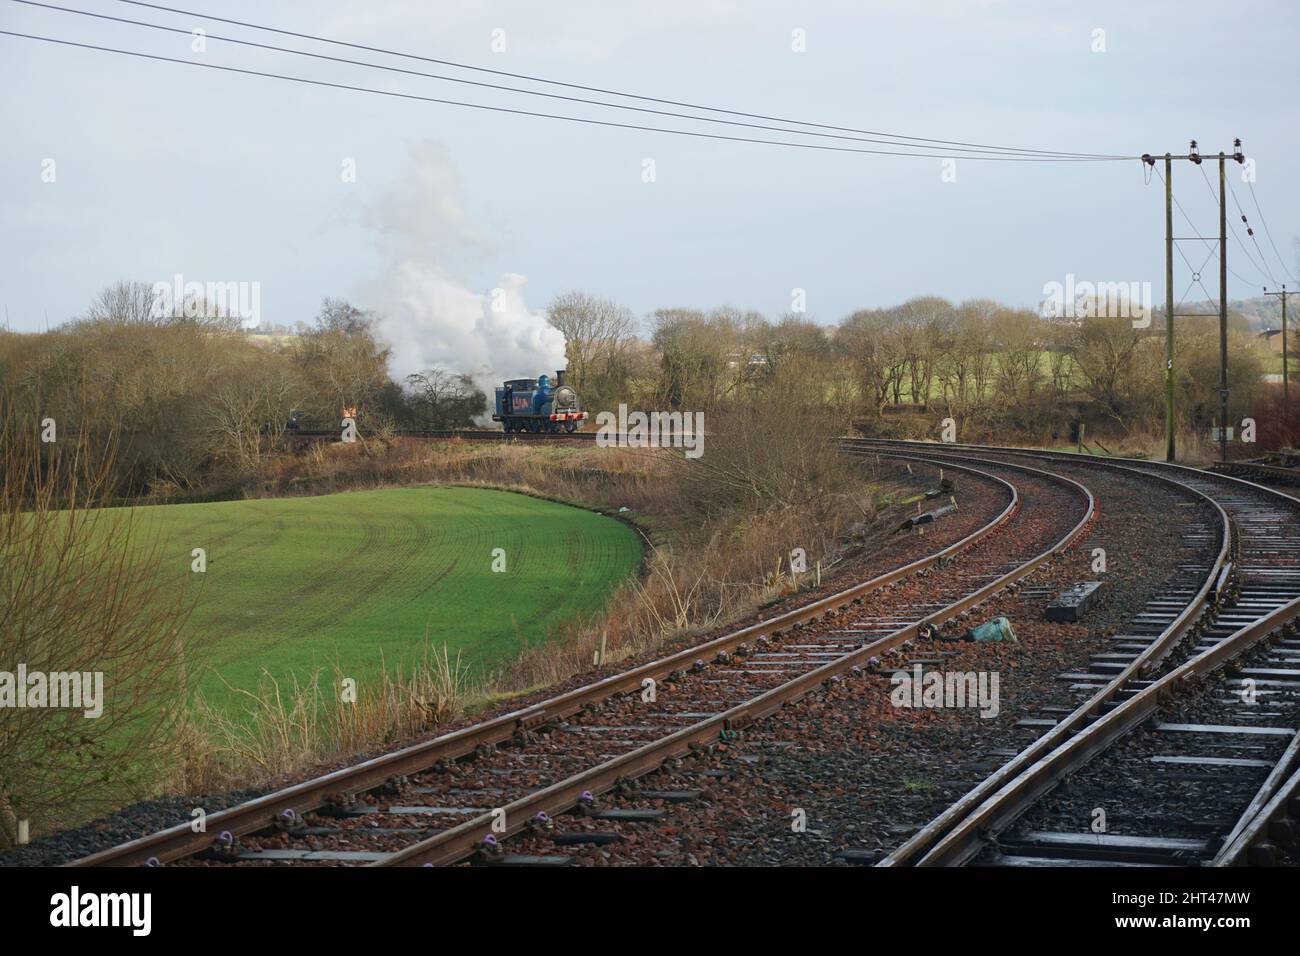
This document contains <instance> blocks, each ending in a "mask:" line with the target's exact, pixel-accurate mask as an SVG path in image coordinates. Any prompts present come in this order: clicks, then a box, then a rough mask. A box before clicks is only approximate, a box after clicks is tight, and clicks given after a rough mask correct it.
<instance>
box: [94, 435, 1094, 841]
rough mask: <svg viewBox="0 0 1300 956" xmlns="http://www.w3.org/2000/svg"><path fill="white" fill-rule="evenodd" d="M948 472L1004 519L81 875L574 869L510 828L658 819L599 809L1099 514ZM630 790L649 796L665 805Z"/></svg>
mask: <svg viewBox="0 0 1300 956" xmlns="http://www.w3.org/2000/svg"><path fill="white" fill-rule="evenodd" d="M890 457H894V458H900V459H906V460H909V461H912V462H917V463H921V464H922V465H924V466H928V465H930V464H933V463H930V462H927V461H926V460H925V459H924V458H923V457H921V456H915V455H907V454H902V453H894V454H892V455H891V456H890ZM944 467H947V468H950V469H952V470H956V471H958V472H962V473H965V474H966V475H968V476H970V477H971V478H973V479H974V480H976V481H981V482H989V483H992V484H993V485H995V486H997V487H999V488H1001V489H1002V490H1003V492H1004V494H1005V498H1004V500H1005V506H1004V507H1003V508H1002V509H1001V510H1000V511H998V512H996V513H994V514H991V515H990V516H989V517H988V520H986V521H985V522H984V523H983V524H982V525H981V526H980V527H979V528H978V529H977V530H975V531H974V532H972V533H970V534H968V535H967V536H966V537H964V538H962V539H961V540H959V541H957V542H955V543H953V544H951V545H948V546H947V547H944V548H941V549H938V550H936V551H934V552H933V553H930V554H927V555H926V556H924V557H922V558H920V559H918V560H915V561H912V562H910V563H908V564H906V565H904V566H902V567H899V568H896V569H894V570H892V571H889V572H887V573H885V574H882V575H878V576H876V577H874V578H872V579H871V580H868V581H865V582H862V583H861V584H858V585H855V586H853V587H850V588H848V589H846V590H844V591H841V592H839V593H837V594H834V595H831V596H830V597H827V598H824V599H821V600H818V601H815V602H813V603H811V604H808V605H806V606H804V607H801V608H798V609H796V610H793V611H790V612H788V613H785V614H782V615H780V616H778V617H774V618H772V619H770V620H766V621H762V622H760V623H758V624H755V625H751V626H749V627H746V628H742V629H740V630H737V631H734V632H732V633H730V634H727V635H725V636H723V637H720V638H717V639H715V640H712V641H709V642H707V643H704V644H701V645H699V646H697V647H693V648H689V649H687V650H685V651H682V652H679V653H677V654H673V655H670V656H668V657H665V658H663V659H661V660H658V661H654V662H652V663H649V664H645V665H642V666H639V667H634V668H631V669H630V670H627V671H625V672H623V673H621V674H618V675H615V676H613V677H610V678H607V679H605V680H602V681H599V682H596V683H594V684H591V685H588V686H586V687H583V688H579V689H577V690H575V691H571V692H569V693H567V694H563V695H560V696H558V697H556V698H553V699H551V700H549V701H546V702H543V703H541V704H538V705H535V706H532V707H528V708H526V709H523V710H520V711H516V712H513V713H510V714H506V715H503V716H501V717H498V718H495V719H493V720H489V721H485V722H483V723H480V724H476V725H474V726H471V727H468V728H465V729H463V730H460V731H456V732H454V733H450V734H446V735H443V736H441V737H438V738H435V739H433V740H431V741H428V742H425V743H422V744H418V745H416V746H414V747H409V748H406V749H404V750H401V751H397V752H395V753H392V754H387V755H385V756H383V757H379V758H376V759H374V760H370V761H366V762H364V763H361V764H359V765H357V766H354V767H350V768H347V769H345V770H341V771H337V772H335V773H333V774H329V775H326V776H324V777H320V778H316V779H314V780H310V781H306V782H304V783H302V784H299V785H297V786H294V787H290V788H287V789H285V790H282V791H278V792H276V793H273V794H269V795H267V796H264V797H261V798H259V799H257V800H254V801H251V802H249V803H247V804H244V805H241V806H238V807H233V808H231V809H229V810H225V811H221V812H219V813H214V814H211V815H210V816H209V817H208V818H207V830H206V832H204V833H197V834H196V833H194V832H193V831H192V829H191V827H190V826H189V825H188V824H182V825H179V826H176V827H173V828H171V829H170V830H166V831H162V832H160V833H155V834H152V835H150V836H147V837H144V838H141V839H139V840H135V841H132V842H130V843H127V844H123V845H121V846H118V847H114V848H112V849H109V850H105V851H103V852H100V853H96V854H94V855H92V856H90V857H86V858H84V859H82V860H80V861H77V864H75V865H81V866H104V865H131V864H141V863H150V864H161V863H169V862H180V861H184V862H190V861H198V860H201V861H202V862H204V863H206V864H209V865H212V864H216V865H223V864H224V865H232V866H233V865H348V864H351V865H357V864H366V865H378V866H394V865H421V864H450V863H456V862H460V861H465V860H473V861H476V862H480V863H523V864H527V863H533V864H542V865H558V864H562V863H565V862H570V860H569V858H568V857H567V856H565V854H563V853H554V854H548V855H546V856H543V857H530V858H513V857H512V855H511V854H509V853H507V852H506V850H505V843H506V841H508V839H509V838H510V837H511V836H514V835H517V834H522V833H527V834H538V833H543V834H547V835H549V836H550V837H551V839H552V842H553V843H554V844H555V846H556V847H557V848H561V847H564V846H567V845H571V844H573V843H575V842H580V841H589V840H592V839H601V838H604V837H601V836H597V837H592V836H591V835H590V832H589V831H587V830H585V829H584V830H583V832H567V833H566V831H565V829H564V827H563V826H562V825H560V824H557V819H559V818H560V816H561V815H562V814H565V813H576V814H579V815H581V816H582V817H583V818H584V819H589V818H594V819H597V820H599V819H611V820H623V821H630V822H635V821H636V820H638V819H647V820H651V819H653V818H654V816H655V814H654V812H653V810H651V809H637V808H631V809H628V808H626V807H624V808H618V809H608V810H607V809H602V807H601V802H600V798H601V796H602V794H605V793H607V792H609V791H611V790H614V789H616V788H618V789H619V790H620V791H623V792H626V791H627V790H628V789H629V788H630V789H633V790H639V785H638V782H637V781H638V779H639V778H642V777H644V776H646V775H647V774H651V773H652V772H654V771H656V770H658V769H660V768H661V767H665V766H667V767H669V768H672V767H674V766H676V764H677V762H678V761H680V760H681V759H682V758H683V757H686V756H689V755H690V754H691V753H692V752H698V751H699V750H701V749H707V748H710V747H714V746H716V745H717V744H718V743H719V742H720V741H725V740H726V739H728V737H729V736H730V735H733V734H735V733H737V732H739V731H742V730H743V728H744V727H746V726H748V725H749V724H751V723H753V722H754V721H758V720H761V719H763V718H765V717H768V716H770V715H772V714H773V713H775V712H777V711H778V710H779V709H781V708H782V707H783V706H785V705H786V704H788V703H791V702H794V701H797V700H799V699H800V698H801V697H803V696H805V695H808V694H810V693H815V692H817V691H818V690H819V689H820V688H823V687H825V686H833V685H834V684H835V683H836V682H840V681H846V680H848V681H851V680H854V679H855V678H856V677H858V676H860V675H864V674H866V673H869V672H871V671H872V670H874V669H876V668H877V667H880V666H882V662H884V661H885V660H887V659H898V658H899V657H900V655H901V656H906V653H907V652H906V650H905V649H906V648H908V646H909V645H910V644H911V643H912V642H913V641H914V640H915V639H916V638H917V637H918V635H920V634H922V633H923V631H924V630H925V629H928V628H931V627H936V626H938V625H940V624H942V623H944V622H945V621H948V620H950V619H952V618H955V617H957V616H959V615H961V614H963V613H965V612H966V611H968V610H969V609H971V608H973V607H974V606H976V605H977V604H979V603H980V602H981V601H982V600H985V599H987V598H988V597H989V596H991V595H993V594H995V593H997V592H998V591H1000V590H1001V589H1002V588H1004V587H1006V586H1007V585H1009V584H1012V583H1014V582H1017V581H1019V580H1020V579H1022V578H1023V577H1025V576H1026V575H1028V574H1030V573H1031V572H1032V571H1033V570H1034V569H1035V568H1037V567H1039V566H1041V565H1042V564H1043V563H1044V562H1046V561H1048V560H1050V559H1051V558H1052V557H1053V556H1054V555H1055V554H1057V553H1059V552H1060V551H1061V550H1062V549H1064V548H1065V547H1068V546H1069V544H1070V543H1072V542H1073V541H1075V540H1076V539H1077V538H1078V537H1079V536H1080V535H1081V534H1082V533H1084V531H1085V530H1086V528H1087V526H1088V524H1089V522H1090V520H1091V519H1092V517H1093V515H1094V514H1095V507H1096V505H1095V501H1094V499H1093V496H1092V494H1091V493H1090V492H1089V491H1088V489H1087V488H1086V487H1084V486H1083V485H1082V484H1080V483H1078V482H1076V481H1073V480H1070V479H1067V478H1063V477H1061V476H1058V475H1055V474H1052V473H1049V472H1046V471H1043V470H1042V469H1038V468H1034V467H1031V466H1026V465H1023V464H1018V463H1002V462H1000V463H995V464H993V465H990V466H981V467H978V468H977V467H974V466H970V465H962V464H949V465H945V466H944ZM922 576H923V581H922V580H920V579H921V577H922ZM918 594H923V595H924V597H923V599H921V600H918V597H917V596H918ZM639 792H640V794H641V795H642V796H644V799H646V800H653V799H672V798H673V795H672V794H668V795H663V794H659V795H656V794H655V791H653V790H639ZM606 815H608V816H606ZM606 836H607V835H606Z"/></svg>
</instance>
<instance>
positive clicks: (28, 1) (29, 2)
mask: <svg viewBox="0 0 1300 956" xmlns="http://www.w3.org/2000/svg"><path fill="white" fill-rule="evenodd" d="M13 2H14V3H21V4H23V5H25V6H29V7H40V8H43V9H46V10H56V11H59V12H62V13H73V14H77V15H79V16H85V17H94V18H96V19H99V20H108V21H111V22H114V23H123V24H127V25H130V26H137V27H145V28H147V29H151V30H160V31H163V32H166V33H179V34H182V35H184V36H187V37H188V36H191V35H192V31H191V30H189V29H186V28H183V27H169V26H164V25H163V24H158V23H148V22H145V21H142V20H132V19H129V18H126V17H115V16H111V15H109V14H106V13H95V12H92V11H90V10H77V9H74V8H72V7H63V6H58V5H57V4H52V3H41V2H38V0H13ZM205 36H206V39H209V40H219V41H222V42H225V43H234V44H237V45H240V46H247V47H254V48H257V49H261V50H270V51H273V52H276V53H289V54H293V55H295V56H302V57H309V58H311V59H317V60H327V61H330V62H333V63H344V64H348V65H350V66H361V67H366V68H369V69H376V70H385V71H387V72H390V73H401V74H405V75H407V76H419V77H425V78H427V79H433V80H440V81H444V82H448V83H462V84H465V85H467V86H475V87H480V88H484V89H491V90H500V91H504V92H509V93H521V94H524V95H527V96H540V97H546V98H548V99H556V100H563V101H565V102H569V103H582V104H585V105H589V106H600V107H605V108H607V109H616V110H630V111H633V112H637V113H649V114H652V115H655V116H668V117H673V118H675V119H685V120H692V121H695V122H701V123H718V124H721V125H725V126H738V127H744V128H748V129H759V130H766V131H769V132H776V133H789V134H792V135H796V136H814V137H818V138H822V139H836V140H847V141H850V142H859V143H875V144H879V145H887V146H903V147H907V148H909V149H928V150H940V151H942V152H941V153H939V154H936V155H943V154H951V153H954V152H957V153H972V154H973V155H1018V153H1015V152H1012V151H1009V150H1004V149H1002V148H999V147H991V146H990V147H957V148H951V147H946V146H931V145H924V144H919V143H907V142H899V141H898V140H897V139H873V138H864V137H858V136H846V135H841V134H838V133H819V132H812V131H808V130H799V129H788V128H784V127H780V126H766V125H762V124H758V123H745V122H740V121H738V120H728V119H720V118H718V117H714V116H695V115H692V114H689V113H676V112H672V111H669V110H657V109H651V108H648V107H644V106H629V105H626V104H623V103H610V102H606V101H603V100H592V99H587V98H585V97H579V96H565V95H562V94H559V93H545V92H542V91H540V90H529V89H524V88H522V87H517V86H505V85H503V84H500V83H485V82H482V81H480V80H467V79H464V78H462V77H455V76H446V75H443V74H438V73H426V72H423V71H420V70H407V69H403V68H401V67H395V66H387V65H385V64H382V63H371V62H368V61H366V60H352V59H347V58H345V57H336V56H328V55H326V54H323V53H312V52H310V51H307V50H296V49H293V48H291V47H282V46H274V45H272V44H267V43H257V42H254V41H252V40H239V39H235V38H234V37H226V36H218V35H216V34H212V33H209V34H206V35H205ZM916 155H926V154H924V153H918V154H916ZM960 158H963V159H964V158H970V157H967V156H962V157H960ZM1060 158H1070V159H1076V158H1077V159H1079V160H1080V161H1084V160H1089V161H1092V160H1094V157H1091V156H1087V155H1084V154H1079V155H1077V156H1076V155H1073V154H1070V155H1069V156H1068V157H1066V156H1062V157H1060Z"/></svg>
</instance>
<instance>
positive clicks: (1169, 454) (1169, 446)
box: [1165, 153, 1174, 461]
mask: <svg viewBox="0 0 1300 956" xmlns="http://www.w3.org/2000/svg"><path fill="white" fill-rule="evenodd" d="M1173 460H1174V164H1173V157H1172V156H1170V155H1169V154H1168V153H1165V461H1173Z"/></svg>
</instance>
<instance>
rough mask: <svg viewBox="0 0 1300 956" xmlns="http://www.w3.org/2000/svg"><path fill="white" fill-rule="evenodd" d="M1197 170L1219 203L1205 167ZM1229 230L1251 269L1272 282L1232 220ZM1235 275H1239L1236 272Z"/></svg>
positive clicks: (1198, 166)
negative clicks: (1242, 239) (1243, 240)
mask: <svg viewBox="0 0 1300 956" xmlns="http://www.w3.org/2000/svg"><path fill="white" fill-rule="evenodd" d="M1196 168H1197V169H1199V170H1200V171H1201V178H1202V179H1203V180H1205V188H1206V189H1208V190H1209V191H1210V195H1211V196H1214V201H1215V202H1216V203H1217V202H1218V201H1219V197H1218V196H1215V194H1214V185H1213V184H1212V183H1211V182H1210V177H1209V176H1208V175H1207V174H1206V172H1205V167H1204V166H1201V165H1200V164H1199V163H1198V164H1197V166H1196ZM1225 181H1226V179H1225ZM1228 188H1229V189H1231V188H1232V187H1231V185H1229V187H1228ZM1233 198H1234V200H1235V198H1236V197H1235V196H1234V197H1233ZM1237 208H1238V209H1240V208H1241V207H1240V206H1238V207H1237ZM1228 229H1229V231H1231V233H1232V238H1233V239H1235V240H1237V245H1239V246H1240V247H1241V251H1242V252H1243V253H1245V255H1246V261H1247V262H1249V263H1250V265H1251V268H1253V269H1254V270H1255V271H1256V272H1258V273H1259V274H1260V276H1261V277H1262V278H1265V279H1266V280H1268V281H1272V278H1271V277H1270V276H1269V275H1268V271H1267V270H1266V269H1261V268H1260V267H1259V263H1257V262H1256V261H1255V257H1254V256H1252V255H1251V254H1250V250H1249V249H1247V248H1246V244H1245V243H1244V242H1242V241H1241V236H1239V235H1238V234H1237V226H1236V224H1235V223H1233V222H1232V221H1231V220H1229V221H1228ZM1233 275H1237V273H1235V272H1234V273H1233ZM1237 278H1239V279H1240V278H1241V277H1240V276H1237ZM1242 281H1243V282H1244V281H1245V280H1244V279H1243V280H1242ZM1255 285H1259V283H1258V282H1256V283H1255Z"/></svg>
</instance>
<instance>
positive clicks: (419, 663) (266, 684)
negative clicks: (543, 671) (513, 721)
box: [185, 644, 474, 793]
mask: <svg viewBox="0 0 1300 956" xmlns="http://www.w3.org/2000/svg"><path fill="white" fill-rule="evenodd" d="M231 690H232V691H234V692H235V693H236V694H238V695H239V697H240V698H241V699H242V701H243V706H242V708H241V709H242V711H243V716H242V718H241V717H232V716H231V715H230V714H229V713H228V712H226V711H224V710H222V709H221V708H214V707H211V706H208V705H207V703H206V702H205V701H203V700H202V699H201V698H200V699H199V700H198V702H197V709H196V720H195V721H193V722H191V724H190V730H191V732H192V738H191V739H192V743H193V745H194V748H195V749H194V751H193V752H192V754H191V756H190V759H189V760H188V763H187V766H186V768H185V769H186V781H185V786H186V790H187V791H188V792H190V793H209V792H212V791H214V790H219V789H222V788H223V787H227V786H231V785H233V784H234V783H235V782H236V781H242V782H243V783H244V784H245V785H247V784H249V783H254V784H256V783H263V782H265V781H268V780H271V779H274V778H276V777H279V776H281V775H283V774H287V773H293V772H294V771H297V770H301V769H303V768H304V767H310V766H312V765H314V764H319V763H321V762H323V761H327V760H330V759H333V758H336V757H338V756H340V755H349V754H355V753H360V752H362V751H365V750H369V749H371V748H374V747H378V746H384V745H391V744H398V743H400V742H402V741H405V740H409V739H411V738H412V737H415V736H416V735H418V734H420V733H422V732H424V731H427V730H429V729H431V728H434V727H436V726H438V725H439V724H441V723H444V722H446V721H447V720H449V719H451V718H453V717H455V716H456V715H458V714H459V713H461V711H462V709H463V707H464V705H465V702H466V700H467V699H468V698H469V697H470V696H471V695H472V694H473V693H474V690H473V688H472V687H471V686H470V684H469V671H468V668H466V667H465V666H464V665H462V663H461V660H460V656H459V655H457V656H456V657H455V658H452V657H450V656H449V655H448V653H447V648H446V645H443V646H442V647H441V648H434V647H432V646H430V645H428V644H426V645H425V647H424V652H423V655H422V657H420V658H418V659H417V660H415V661H413V662H411V663H410V664H409V665H407V664H405V663H404V662H399V663H398V665H397V666H396V667H395V668H393V669H392V670H391V671H390V670H389V669H388V668H384V669H383V672H382V674H381V676H380V678H379V680H378V681H377V682H374V683H367V684H364V685H360V686H357V685H355V684H350V683H349V679H348V678H347V677H346V675H345V674H343V672H342V670H341V669H340V668H339V666H338V665H337V664H335V666H334V671H333V675H332V680H329V681H328V682H326V681H323V680H322V672H321V671H320V670H319V669H317V670H316V671H314V672H313V673H312V675H311V677H310V679H308V680H307V681H305V682H300V681H298V680H297V678H294V679H293V680H292V681H291V682H289V683H287V684H285V685H282V684H281V682H280V681H279V680H278V679H276V678H275V677H274V676H273V675H271V674H270V673H269V672H266V671H263V673H262V680H261V682H260V684H259V685H258V687H257V688H256V689H255V690H247V689H244V688H231Z"/></svg>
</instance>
